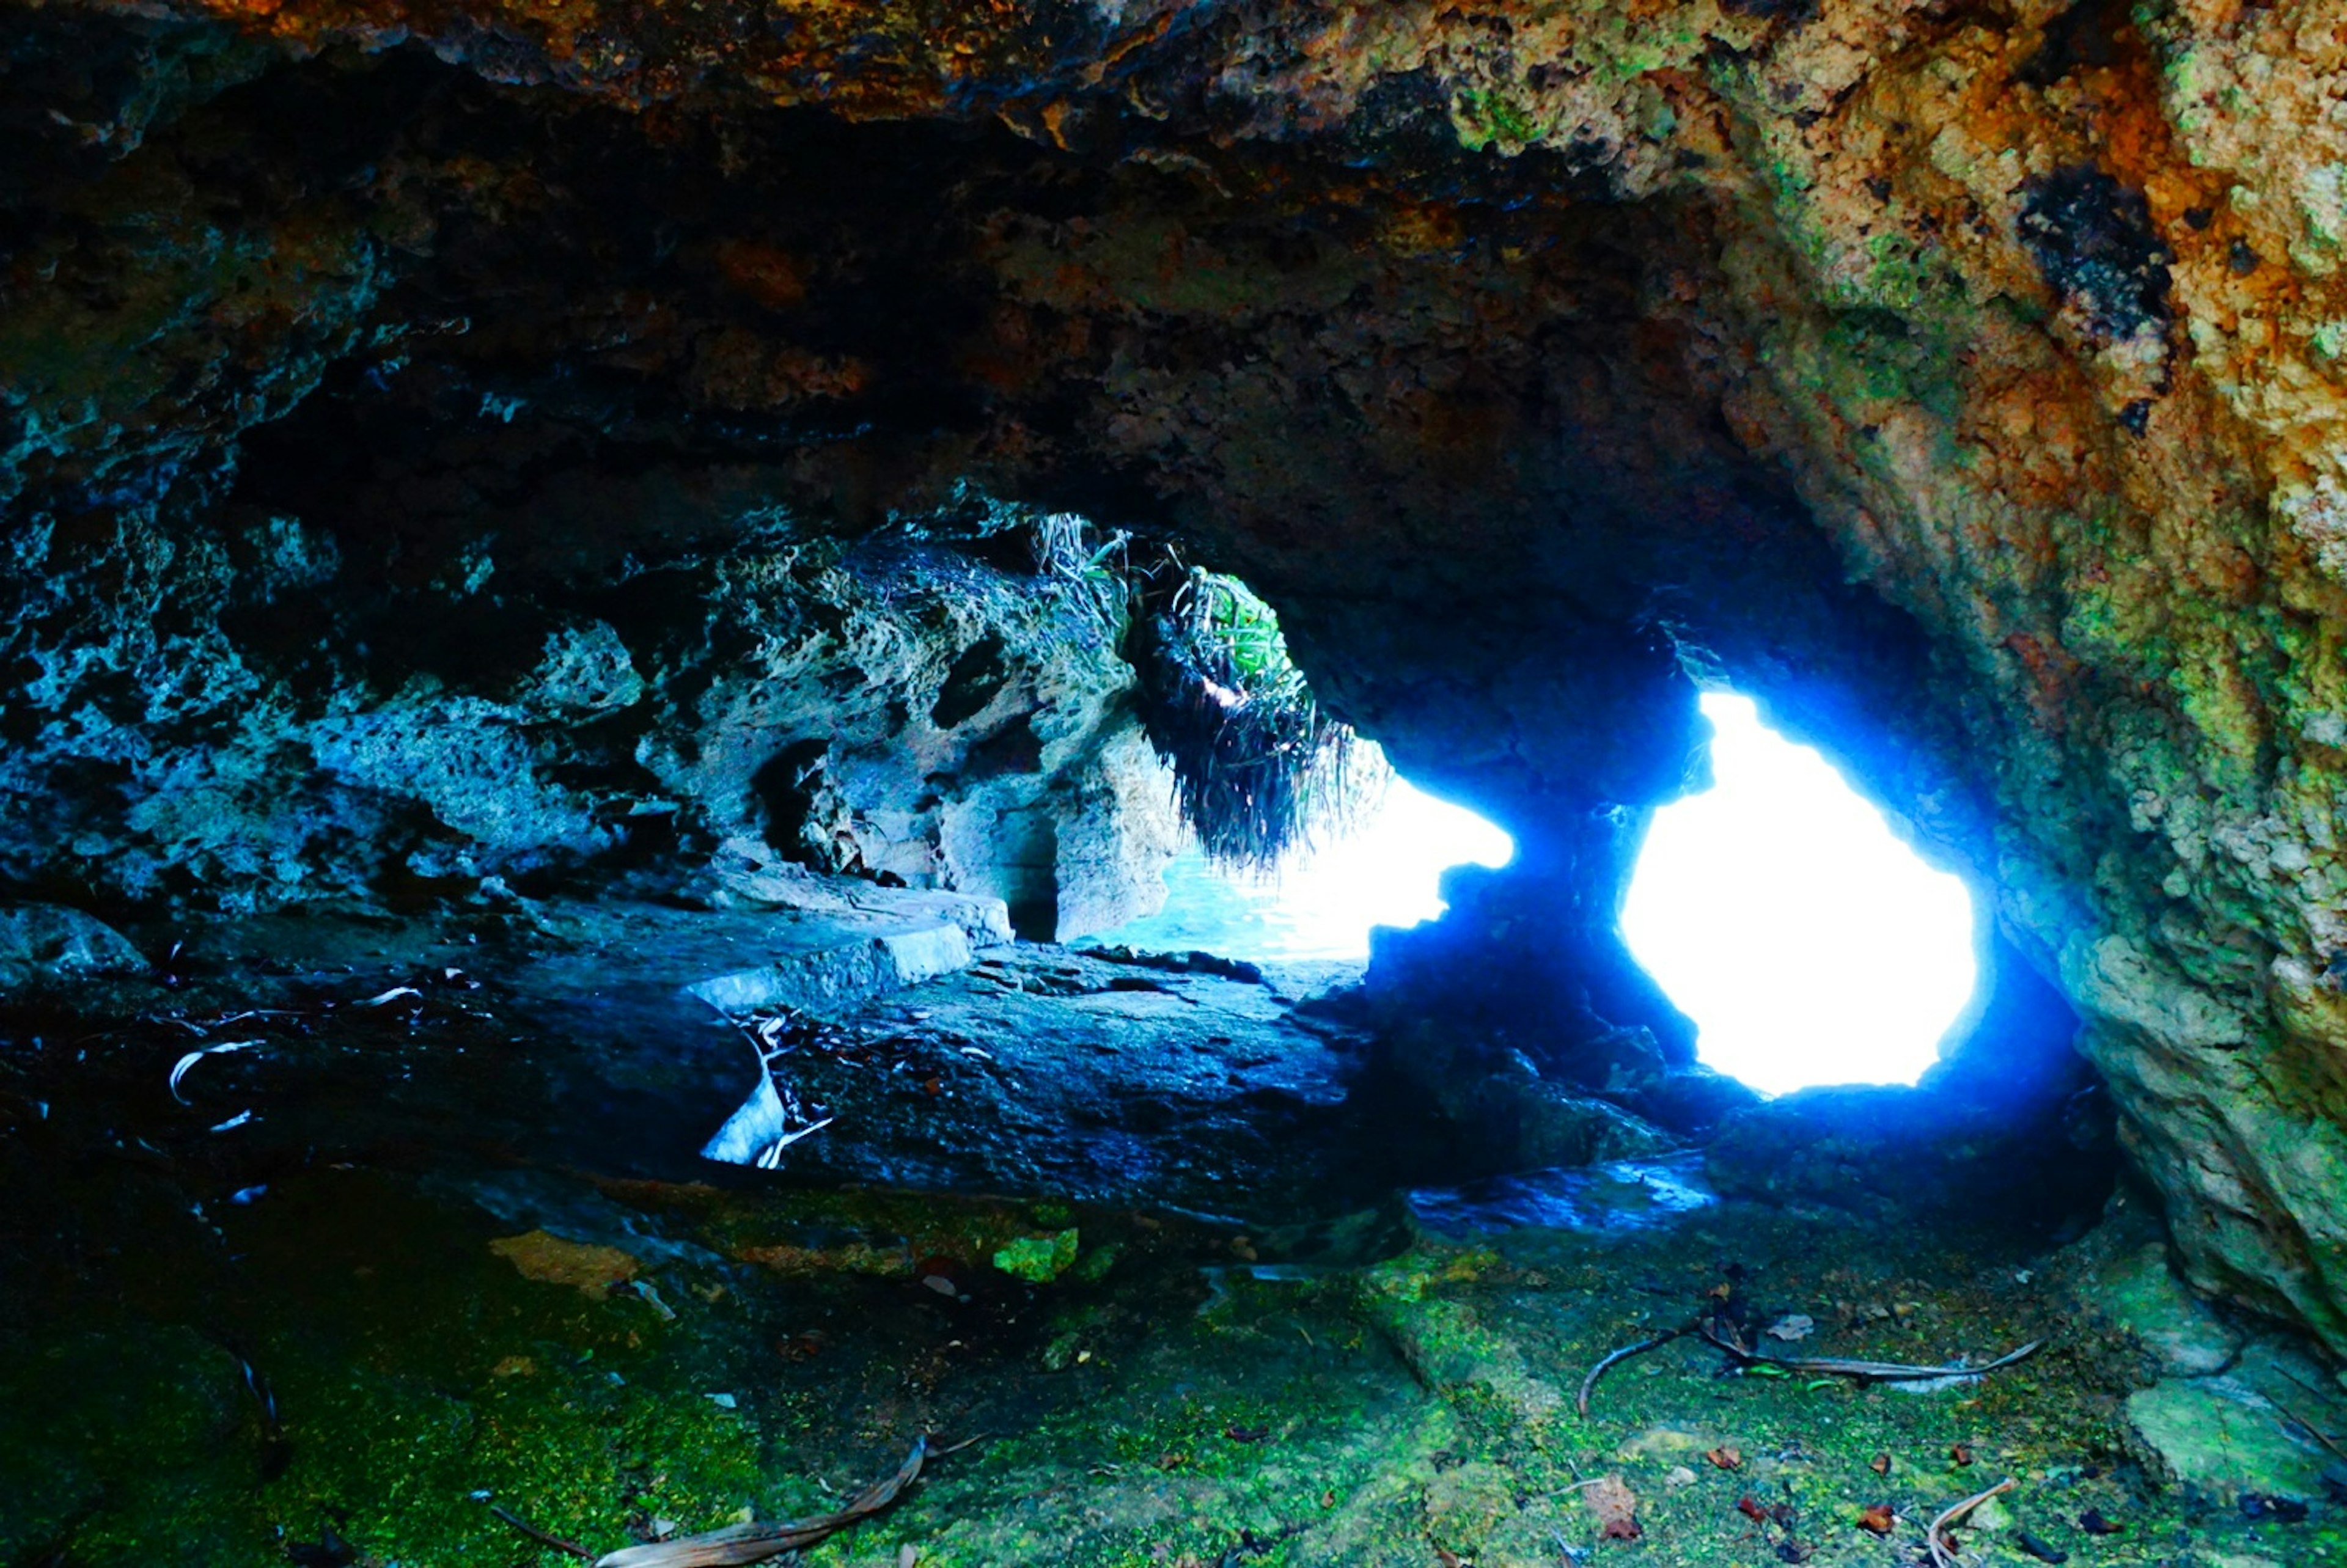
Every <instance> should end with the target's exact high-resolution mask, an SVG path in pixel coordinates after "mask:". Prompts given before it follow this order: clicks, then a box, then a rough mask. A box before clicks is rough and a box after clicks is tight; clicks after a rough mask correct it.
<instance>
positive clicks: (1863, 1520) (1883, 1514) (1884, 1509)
mask: <svg viewBox="0 0 2347 1568" xmlns="http://www.w3.org/2000/svg"><path fill="white" fill-rule="evenodd" d="M1896 1522H1897V1516H1896V1515H1894V1514H1893V1513H1892V1512H1891V1505H1890V1504H1889V1503H1887V1502H1878V1503H1876V1504H1874V1505H1873V1506H1872V1507H1870V1508H1864V1509H1860V1511H1859V1515H1858V1527H1859V1528H1860V1530H1871V1531H1872V1532H1874V1533H1876V1534H1877V1535H1888V1534H1890V1533H1891V1526H1892V1525H1893V1524H1894V1523H1896Z"/></svg>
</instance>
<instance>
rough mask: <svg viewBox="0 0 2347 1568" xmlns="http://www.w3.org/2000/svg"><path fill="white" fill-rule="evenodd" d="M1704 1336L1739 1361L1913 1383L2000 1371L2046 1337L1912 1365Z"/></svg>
mask: <svg viewBox="0 0 2347 1568" xmlns="http://www.w3.org/2000/svg"><path fill="white" fill-rule="evenodd" d="M1702 1333H1703V1337H1704V1338H1705V1339H1706V1340H1707V1341H1708V1342H1709V1343H1711V1344H1712V1345H1714V1346H1716V1347H1717V1348H1719V1349H1722V1350H1725V1351H1727V1353H1728V1355H1730V1356H1732V1357H1734V1358H1736V1359H1737V1361H1739V1362H1743V1363H1746V1364H1751V1363H1754V1362H1757V1363H1758V1364H1759V1365H1761V1366H1764V1367H1774V1368H1778V1370H1779V1371H1783V1372H1786V1373H1789V1374H1791V1375H1793V1376H1795V1377H1804V1376H1806V1377H1832V1378H1868V1379H1870V1380H1873V1381H1877V1382H1887V1383H1912V1382H1922V1381H1924V1380H1927V1379H1929V1378H1977V1377H1979V1376H1981V1375H1982V1374H1983V1373H1986V1372H2001V1371H2003V1370H2004V1368H2007V1367H2010V1366H2013V1365H2014V1363H2015V1362H2019V1361H2026V1360H2027V1359H2029V1358H2030V1357H2032V1356H2034V1355H2036V1354H2037V1352H2038V1351H2040V1350H2042V1349H2044V1348H2045V1341H2044V1340H2043V1339H2032V1340H2031V1341H2030V1342H2029V1343H2028V1344H2026V1345H2024V1346H2023V1347H2022V1348H2020V1349H2018V1350H2013V1351H2009V1352H2007V1353H2006V1354H2004V1355H2003V1356H2000V1357H1998V1358H1996V1359H1995V1360H1993V1361H1983V1362H1982V1363H1981V1364H1980V1365H1979V1366H1977V1367H1960V1366H1956V1365H1953V1364H1945V1365H1941V1366H1936V1367H1918V1366H1911V1365H1910V1364H1908V1363H1907V1362H1904V1361H1850V1360H1842V1359H1839V1358H1833V1357H1815V1356H1805V1357H1788V1356H1769V1355H1765V1354H1763V1353H1762V1352H1760V1351H1758V1350H1755V1349H1753V1348H1750V1347H1749V1346H1747V1345H1745V1344H1744V1343H1742V1342H1741V1341H1740V1340H1738V1339H1737V1338H1735V1337H1732V1336H1727V1335H1723V1334H1721V1333H1720V1332H1719V1330H1718V1329H1717V1327H1714V1326H1712V1325H1710V1324H1706V1325H1704V1327H1703V1330H1702Z"/></svg>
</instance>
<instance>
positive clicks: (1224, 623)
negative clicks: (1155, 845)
mask: <svg viewBox="0 0 2347 1568" xmlns="http://www.w3.org/2000/svg"><path fill="white" fill-rule="evenodd" d="M1147 597H1148V596H1146V595H1144V605H1143V612H1142V613H1140V614H1137V615H1136V616H1135V617H1134V622H1133V637H1134V644H1135V646H1134V647H1133V650H1132V651H1133V664H1134V667H1135V668H1136V670H1137V671H1139V673H1140V676H1141V689H1142V718H1143V723H1145V724H1146V725H1147V727H1148V730H1149V737H1150V740H1151V742H1152V743H1153V744H1154V745H1155V746H1156V748H1157V751H1158V753H1159V754H1160V755H1161V756H1163V758H1164V759H1165V761H1166V763H1167V764H1169V765H1170V766H1171V767H1172V768H1173V777H1174V785H1175V791H1176V794H1177V795H1178V797H1179V799H1180V802H1181V806H1182V815H1183V816H1184V818H1185V819H1186V820H1187V821H1188V822H1189V824H1190V825H1191V827H1192V828H1193V830H1194V831H1195V832H1196V833H1197V835H1198V841H1199V843H1200V845H1202V846H1203V847H1204V850H1205V851H1206V854H1207V855H1208V856H1210V857H1211V858H1213V859H1214V860H1215V861H1217V862H1219V863H1221V864H1223V865H1225V866H1240V867H1244V868H1245V869H1248V870H1253V871H1257V872H1268V871H1271V870H1273V869H1275V868H1276V867H1277V866H1278V865H1279V864H1280V863H1281V862H1282V861H1283V860H1285V859H1286V857H1287V856H1290V855H1291V854H1292V853H1293V852H1294V851H1296V849H1298V848H1300V847H1302V846H1303V845H1305V844H1306V843H1307V842H1308V841H1309V840H1310V838H1311V836H1312V835H1313V834H1314V833H1315V832H1316V831H1320V830H1328V829H1336V828H1338V827H1341V826H1342V825H1343V824H1344V823H1345V822H1347V821H1348V819H1349V818H1350V817H1351V816H1352V815H1354V814H1355V813H1356V812H1357V811H1358V809H1359V807H1360V806H1361V805H1362V804H1365V802H1366V801H1367V800H1368V798H1369V797H1370V796H1371V795H1372V794H1374V792H1375V791H1376V790H1377V789H1378V788H1379V787H1380V786H1381V785H1382V783H1383V778H1384V774H1383V769H1382V764H1381V763H1379V762H1378V759H1377V754H1376V753H1375V752H1374V750H1371V749H1368V748H1363V747H1359V746H1358V745H1357V744H1356V743H1355V741H1356V737H1355V736H1354V733H1353V732H1352V730H1351V729H1350V728H1348V726H1346V725H1344V724H1342V723H1337V721H1336V720H1335V719H1332V718H1330V717H1329V716H1328V715H1327V713H1325V712H1322V711H1321V708H1320V705H1319V703H1318V702H1317V701H1316V700H1315V699H1314V698H1313V695H1312V689H1311V686H1310V685H1309V683H1308V682H1307V681H1306V680H1305V677H1304V671H1301V670H1299V669H1298V668H1296V663H1295V661H1293V660H1292V659H1291V658H1289V656H1288V651H1287V640H1286V638H1285V637H1284V636H1282V635H1281V633H1280V630H1279V619H1278V617H1277V616H1276V614H1275V613H1274V612H1273V610H1272V608H1271V606H1270V605H1268V604H1266V603H1265V602H1264V601H1263V600H1261V599H1259V598H1257V597H1256V596H1255V594H1254V593H1253V592H1252V591H1250V590H1249V589H1248V588H1247V587H1246V585H1245V583H1242V582H1240V581H1239V580H1238V579H1236V578H1233V577H1225V576H1223V575H1221V574H1219V573H1216V572H1210V571H1204V570H1201V569H1193V570H1191V571H1190V572H1189V573H1188V574H1187V575H1186V576H1185V577H1184V579H1182V580H1181V582H1180V585H1179V586H1178V587H1177V588H1176V589H1174V590H1173V594H1172V595H1171V597H1170V598H1169V599H1166V600H1163V602H1162V603H1161V604H1159V605H1156V606H1154V607H1152V606H1150V605H1149V604H1147V602H1146V600H1147Z"/></svg>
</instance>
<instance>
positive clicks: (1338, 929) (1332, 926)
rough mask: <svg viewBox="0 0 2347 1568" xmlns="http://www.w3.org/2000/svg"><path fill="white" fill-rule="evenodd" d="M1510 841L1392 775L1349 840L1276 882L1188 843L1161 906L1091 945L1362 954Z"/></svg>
mask: <svg viewBox="0 0 2347 1568" xmlns="http://www.w3.org/2000/svg"><path fill="white" fill-rule="evenodd" d="M1515 852H1516V846H1515V843H1514V841H1513V840H1512V839H1511V838H1509V836H1508V835H1506V834H1505V833H1503V832H1501V830H1500V829H1499V828H1497V827H1494V826H1492V825H1491V824H1490V823H1488V822H1486V821H1484V820H1483V819H1482V818H1481V817H1480V816H1477V815H1475V814H1474V813H1473V812H1471V811H1468V810H1466V809H1465V808H1463V807H1460V806H1455V805H1452V804H1450V803H1449V802H1447V801H1440V800H1437V799H1435V798H1434V797H1433V796H1432V795H1430V794H1427V793H1426V792H1424V791H1423V790H1419V789H1414V788H1412V787H1411V786H1410V785H1409V784H1408V783H1407V782H1405V781H1404V780H1402V779H1401V778H1399V777H1396V778H1394V779H1392V781H1391V782H1390V783H1389V784H1388V786H1387V788H1386V791H1385V795H1384V798H1383V800H1382V801H1381V802H1380V803H1379V804H1378V807H1377V808H1376V809H1375V810H1374V811H1373V812H1371V813H1369V814H1368V815H1367V816H1366V817H1364V818H1363V819H1362V820H1361V821H1359V822H1358V823H1356V824H1355V825H1354V826H1353V829H1352V831H1351V832H1350V833H1348V834H1347V835H1345V836H1344V837H1342V838H1339V839H1337V840H1335V841H1334V842H1332V843H1328V844H1326V845H1321V846H1319V847H1318V848H1317V850H1316V851H1315V852H1314V853H1313V854H1312V855H1311V856H1309V857H1308V858H1306V859H1303V860H1300V861H1298V862H1296V863H1295V864H1292V865H1290V866H1286V867H1284V868H1282V870H1281V871H1280V873H1279V875H1278V876H1276V877H1274V878H1268V879H1266V878H1256V877H1253V876H1247V875H1245V874H1244V873H1240V872H1232V871H1224V870H1221V869H1218V868H1217V867H1215V866H1212V865H1210V864H1209V863H1208V862H1207V860H1206V858H1205V856H1204V855H1202V854H1200V853H1199V852H1198V851H1196V850H1191V851H1190V852H1189V853H1187V854H1185V855H1184V856H1182V857H1181V858H1180V859H1178V860H1176V861H1175V862H1174V863H1173V865H1172V866H1169V867H1168V868H1167V870H1166V873H1165V888H1166V898H1165V907H1164V909H1163V911H1162V912H1160V913H1158V914H1156V915H1153V916H1151V917H1148V918H1147V919H1144V920H1135V921H1133V922H1132V923H1131V924H1129V925H1126V926H1122V927H1119V928H1117V929H1116V930H1113V931H1109V932H1104V933H1102V935H1101V937H1100V938H1098V940H1100V941H1102V942H1118V943H1124V944H1127V945H1129V946H1132V947H1135V948H1155V949H1160V950H1165V949H1172V950H1183V949H1188V948H1201V949H1203V950H1204V951H1206V952H1210V953H1218V954H1221V955H1223V956H1224V957H1225V958H1250V959H1255V960H1257V961H1264V960H1277V959H1283V958H1286V959H1322V960H1337V959H1358V958H1368V956H1369V930H1370V927H1375V926H1415V925H1417V924H1418V923H1419V921H1421V920H1430V919H1432V918H1434V917H1436V916H1437V915H1440V914H1441V913H1442V909H1443V904H1442V896H1441V893H1440V885H1441V880H1442V874H1443V873H1444V872H1445V871H1447V870H1449V869H1450V867H1451V866H1459V865H1463V864H1466V863H1468V862H1473V863H1475V864H1477V865H1481V866H1504V865H1506V864H1507V863H1508V861H1509V860H1510V859H1511V858H1512V856H1514V854H1515Z"/></svg>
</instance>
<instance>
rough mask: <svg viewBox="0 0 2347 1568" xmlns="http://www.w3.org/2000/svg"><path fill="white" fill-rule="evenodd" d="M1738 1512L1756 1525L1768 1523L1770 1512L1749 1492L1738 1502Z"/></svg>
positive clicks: (1738, 1499)
mask: <svg viewBox="0 0 2347 1568" xmlns="http://www.w3.org/2000/svg"><path fill="white" fill-rule="evenodd" d="M1736 1512H1738V1513H1740V1514H1742V1515H1743V1516H1744V1517H1745V1518H1747V1519H1748V1520H1750V1521H1751V1522H1753V1523H1755V1524H1766V1523H1768V1510H1767V1509H1765V1508H1763V1507H1761V1506H1760V1500H1759V1499H1758V1498H1757V1497H1754V1496H1753V1495H1752V1494H1751V1493H1750V1492H1748V1491H1747V1492H1746V1493H1745V1494H1744V1495H1743V1496H1742V1497H1739V1498H1737V1500H1736Z"/></svg>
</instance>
